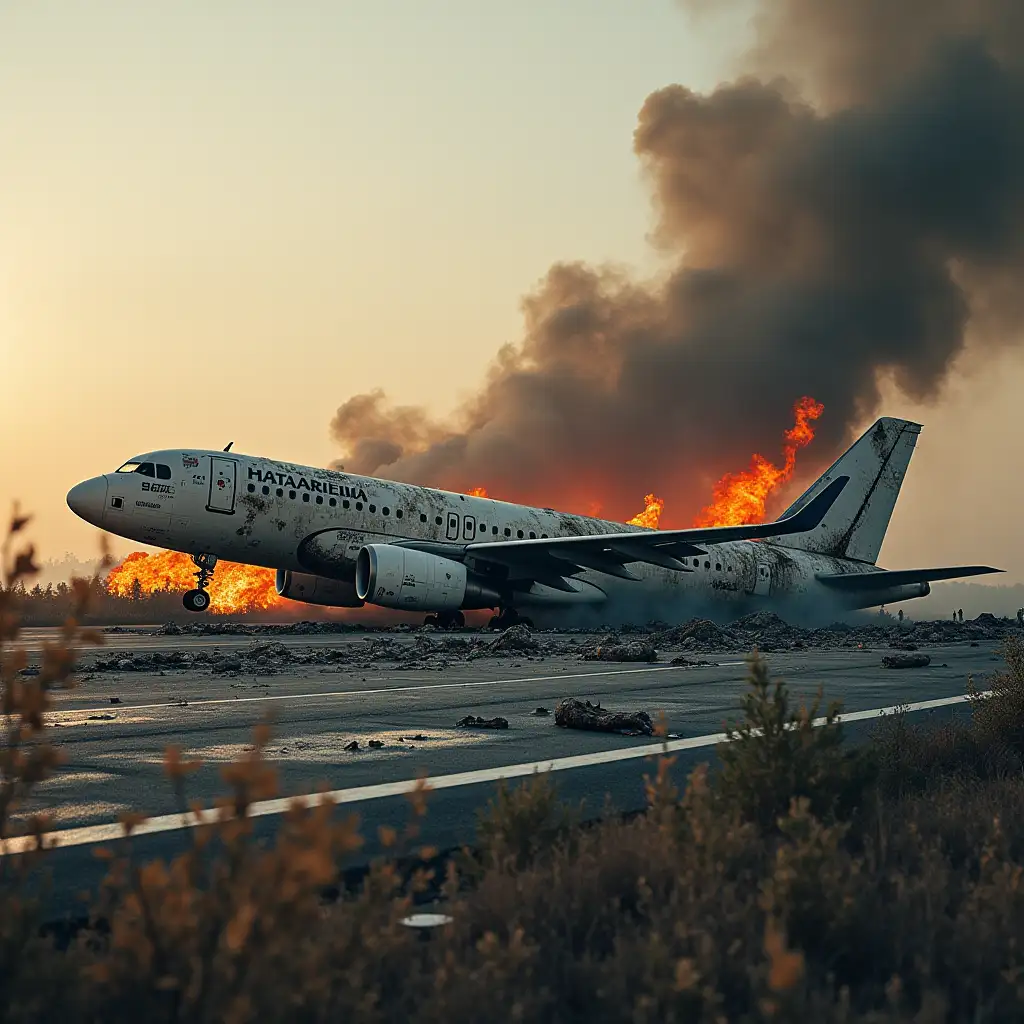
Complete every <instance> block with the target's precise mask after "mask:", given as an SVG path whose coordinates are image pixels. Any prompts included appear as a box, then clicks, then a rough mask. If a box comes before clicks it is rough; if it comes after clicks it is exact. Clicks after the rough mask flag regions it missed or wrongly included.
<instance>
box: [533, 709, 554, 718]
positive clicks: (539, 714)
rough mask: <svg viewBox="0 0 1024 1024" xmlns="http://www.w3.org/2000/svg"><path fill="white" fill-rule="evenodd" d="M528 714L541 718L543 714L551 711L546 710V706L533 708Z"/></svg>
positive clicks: (548, 713)
mask: <svg viewBox="0 0 1024 1024" xmlns="http://www.w3.org/2000/svg"><path fill="white" fill-rule="evenodd" d="M530 714H531V715H533V716H535V717H536V718H541V717H542V716H543V715H550V714H551V712H550V711H548V709H547V708H534V709H533V711H531V712H530Z"/></svg>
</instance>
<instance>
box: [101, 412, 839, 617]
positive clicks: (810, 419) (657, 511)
mask: <svg viewBox="0 0 1024 1024" xmlns="http://www.w3.org/2000/svg"><path fill="white" fill-rule="evenodd" d="M824 411H825V407H824V406H823V405H822V404H821V403H820V402H816V401H815V400H814V399H813V398H801V399H800V401H798V402H797V403H796V405H795V406H794V407H793V415H794V417H795V420H796V422H795V424H794V425H793V427H791V428H790V429H789V430H787V431H786V434H785V443H784V445H783V449H782V450H783V456H784V458H783V462H782V465H781V466H776V465H773V464H772V463H771V462H769V461H768V460H767V459H765V458H764V457H763V456H761V455H757V454H755V455H753V456H751V459H750V468H749V469H747V470H745V471H744V472H742V473H727V474H726V475H725V476H723V477H722V479H721V480H719V481H718V483H717V484H716V485H715V488H714V492H713V496H714V500H713V501H712V502H711V504H710V505H708V506H707V507H706V508H705V509H703V510H702V511H701V513H700V515H698V516H697V518H696V519H695V520H694V521H693V525H694V526H697V527H707V526H738V525H742V524H745V523H757V522H761V521H762V520H763V519H764V514H765V503H766V502H767V500H768V498H769V496H770V495H771V494H772V493H773V492H774V491H775V490H776V489H777V488H778V487H779V486H780V485H781V484H784V483H786V482H787V481H788V480H789V479H790V478H791V477H792V476H793V471H794V470H795V469H796V453H797V452H798V451H799V450H800V449H801V448H804V447H806V446H807V445H808V444H810V443H811V441H812V440H814V427H813V423H814V421H815V420H816V419H818V417H819V416H821V414H822V413H823V412H824ZM467 493H468V494H471V495H473V496H475V497H479V498H486V497H488V494H487V489H486V488H484V487H474V488H473V489H472V490H470V491H468V492H467ZM644 504H645V508H644V510H643V512H641V513H639V514H638V515H635V516H634V517H633V518H632V519H630V520H629V524H630V525H631V526H643V527H646V528H647V529H649V530H656V529H657V528H658V524H659V522H660V521H661V514H662V512H663V510H664V508H665V501H664V499H663V498H658V497H656V496H655V495H653V494H648V495H647V497H646V498H644ZM599 512H600V505H594V506H593V507H592V508H591V510H590V513H591V515H597V514H598V513H599ZM195 571H196V568H195V566H194V565H193V564H192V559H191V558H189V556H188V555H183V554H181V553H179V552H177V551H163V552H161V553H159V554H156V555H150V554H147V553H146V552H144V551H136V552H133V553H132V554H130V555H129V556H128V557H127V558H126V559H125V560H124V561H123V562H122V563H121V564H120V565H119V566H117V567H116V568H114V569H111V571H110V573H109V575H108V576H107V590H108V592H109V593H111V594H117V595H119V596H120V597H132V596H133V595H135V594H138V595H147V594H155V593H160V592H165V593H183V592H184V591H186V590H191V589H192V588H193V587H194V586H195ZM136 580H137V581H138V587H136V585H135V582H136ZM209 592H210V597H211V602H210V611H212V612H216V613H218V614H221V615H228V614H231V613H233V612H235V613H237V612H247V611H257V610H260V611H262V610H265V609H268V608H276V607H280V606H284V605H287V604H289V603H290V602H288V601H287V600H286V599H285V598H283V597H280V596H279V595H278V593H277V589H276V588H275V586H274V571H273V570H272V569H261V568H258V567H257V566H254V565H240V564H238V563H237V562H218V563H217V570H216V573H215V575H214V578H213V582H212V586H211V587H210V591H209Z"/></svg>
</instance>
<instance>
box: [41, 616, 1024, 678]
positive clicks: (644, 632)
mask: <svg viewBox="0 0 1024 1024" xmlns="http://www.w3.org/2000/svg"><path fill="white" fill-rule="evenodd" d="M229 625H230V624H229ZM300 625H301V624H300ZM311 625H319V624H316V623H314V624H311ZM328 625H330V624H328ZM664 625H665V624H664V623H651V624H650V625H649V626H648V627H646V628H638V627H636V626H629V625H627V626H624V627H623V628H621V629H613V628H612V627H609V626H604V627H602V629H601V632H600V633H599V634H597V633H594V632H590V633H585V632H583V631H582V630H574V631H573V633H572V635H568V631H557V630H552V631H544V630H531V629H530V628H529V627H527V626H525V625H522V624H518V625H515V626H512V627H510V628H509V629H507V630H505V631H504V632H503V633H500V634H497V635H494V634H490V633H488V634H483V635H481V634H480V633H475V632H472V631H470V630H465V631H454V632H450V633H448V632H443V631H439V630H410V629H408V628H405V629H402V630H392V631H391V632H388V633H385V632H383V631H380V630H374V631H370V632H367V633H366V635H364V636H353V637H351V638H350V639H348V640H346V641H345V642H343V643H339V644H336V645H335V646H319V645H318V646H313V645H309V646H307V645H304V644H299V643H286V642H284V641H283V640H282V639H276V636H275V633H274V631H273V630H272V629H270V628H268V627H266V626H251V625H245V626H239V627H238V628H240V629H243V630H244V631H245V632H244V633H243V634H242V635H250V634H251V636H252V640H253V643H252V644H251V645H248V646H246V647H238V648H235V649H223V648H218V647H196V648H190V647H189V645H188V644H187V643H184V644H183V645H182V647H181V649H179V650H173V649H171V650H165V651H133V650H110V651H105V652H103V653H101V654H97V655H95V656H94V657H93V658H91V659H88V658H87V659H85V661H84V663H83V670H84V671H86V672H131V673H135V672H139V673H151V674H159V673H161V672H165V673H166V672H170V671H193V672H203V673H210V674H213V675H222V676H233V675H243V676H246V675H248V676H272V675H277V674H283V673H288V672H309V671H321V672H335V671H345V670H352V669H364V670H367V669H374V668H383V667H387V668H389V669H392V670H395V671H410V670H421V671H441V670H444V669H446V668H448V667H449V666H452V665H459V664H463V665H464V664H467V663H469V662H472V661H476V660H479V659H485V660H486V659H491V660H494V661H495V662H499V661H503V660H504V661H506V662H511V664H512V665H514V666H518V664H519V663H520V662H528V661H530V662H538V661H544V660H546V659H549V658H559V659H571V660H575V661H608V662H638V663H652V662H656V661H658V660H659V652H660V651H661V652H665V653H666V654H667V658H666V659H665V660H666V661H667V662H668V663H670V664H674V665H686V666H693V667H696V666H699V665H703V664H711V662H708V661H706V660H704V659H703V658H702V657H701V656H703V655H714V654H723V653H730V654H744V653H747V652H749V651H753V650H755V649H756V650H758V651H761V652H764V653H777V652H795V651H803V650H844V649H854V650H858V649H860V650H876V651H880V650H884V651H892V652H904V653H908V654H910V653H914V652H917V651H919V650H921V649H923V648H926V647H934V646H936V645H940V644H975V645H976V644H979V643H982V642H985V641H989V642H996V641H1000V640H1002V639H1004V638H1006V637H1008V636H1011V635H1015V634H1018V633H1019V632H1020V627H1019V626H1018V625H1017V623H1016V621H1014V620H1013V619H1003V618H997V617H996V616H994V615H988V614H983V615H979V616H978V617H977V618H975V619H969V620H966V621H964V622H958V621H953V620H952V619H948V620H936V621H930V622H911V621H909V620H907V621H904V622H902V623H900V622H897V621H896V620H895V619H892V618H891V617H888V616H880V617H878V619H877V620H876V621H870V622H866V623H862V624H859V625H854V624H851V623H847V622H834V623H832V624H831V625H828V626H822V627H818V628H807V627H803V626H795V625H791V624H789V623H788V622H786V621H785V620H784V619H782V618H780V617H779V616H778V615H776V614H775V613H774V612H766V611H760V612H754V613H752V614H750V615H744V616H743V617H742V618H739V619H736V620H735V621H734V622H731V623H729V624H728V625H720V624H718V623H715V622H712V621H711V620H709V619H703V618H696V619H691V620H690V621H688V622H684V623H682V624H680V625H677V626H671V627H668V628H661V627H664ZM236 626H237V624H236ZM652 627H656V628H652ZM178 628H179V627H174V629H178ZM164 630H165V632H164V635H170V636H173V635H178V634H176V633H174V632H173V631H172V630H171V628H170V627H164ZM328 631H330V630H328ZM396 633H401V634H405V635H394V634H396ZM181 635H182V636H185V635H193V634H185V633H182V634H181ZM196 635H198V634H196ZM34 671H36V669H34V668H32V667H29V668H26V669H25V674H31V673H32V672H34Z"/></svg>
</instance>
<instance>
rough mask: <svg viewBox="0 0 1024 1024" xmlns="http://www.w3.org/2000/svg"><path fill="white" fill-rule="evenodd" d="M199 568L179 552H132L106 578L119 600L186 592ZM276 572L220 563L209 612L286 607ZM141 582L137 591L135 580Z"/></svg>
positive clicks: (256, 567) (235, 563)
mask: <svg viewBox="0 0 1024 1024" xmlns="http://www.w3.org/2000/svg"><path fill="white" fill-rule="evenodd" d="M195 572H196V567H195V565H193V564H192V559H191V558H189V556H188V555H183V554H181V552H180V551H161V552H160V553H159V554H156V555H150V554H147V553H146V552H145V551H133V552H132V553H131V554H130V555H129V556H128V557H127V558H126V559H125V560H124V561H123V562H122V563H121V564H120V565H118V566H116V567H115V568H113V569H111V570H110V573H109V575H108V576H107V592H108V593H111V594H117V595H118V596H119V597H132V596H133V595H135V594H142V595H146V594H156V593H160V592H167V593H178V594H180V593H184V592H185V591H186V590H191V589H192V588H193V587H194V586H195V585H196V580H195ZM274 578H275V573H274V570H273V569H261V568H260V567H259V566H255V565H240V564H239V563H237V562H218V563H217V569H216V571H215V573H214V577H213V581H212V585H211V586H210V590H209V593H210V598H211V600H210V611H212V612H217V613H218V614H221V615H229V614H231V613H232V612H245V611H257V610H263V609H266V608H275V607H277V606H279V605H284V604H287V602H286V601H285V599H284V598H283V597H281V596H280V595H279V594H278V593H277V589H276V587H275V586H274ZM136 580H138V581H139V586H138V588H136V587H135V581H136Z"/></svg>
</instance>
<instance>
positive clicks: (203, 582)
mask: <svg viewBox="0 0 1024 1024" xmlns="http://www.w3.org/2000/svg"><path fill="white" fill-rule="evenodd" d="M192 561H193V562H194V563H195V566H196V569H197V570H198V572H197V573H196V589H195V590H189V591H188V592H187V593H186V594H185V595H184V597H182V599H181V603H182V604H183V605H184V606H185V608H186V609H187V610H188V611H190V612H205V611H206V609H207V608H209V607H210V595H209V594H208V593H207V587H209V585H210V580H211V579H213V569H214V566H215V565H216V564H217V556H216V555H208V554H202V555H193V556H192Z"/></svg>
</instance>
